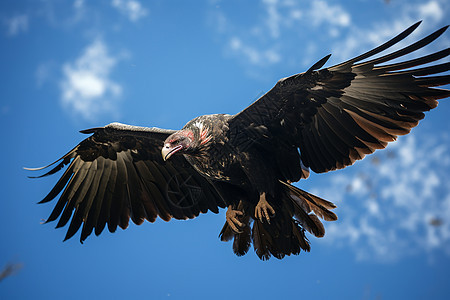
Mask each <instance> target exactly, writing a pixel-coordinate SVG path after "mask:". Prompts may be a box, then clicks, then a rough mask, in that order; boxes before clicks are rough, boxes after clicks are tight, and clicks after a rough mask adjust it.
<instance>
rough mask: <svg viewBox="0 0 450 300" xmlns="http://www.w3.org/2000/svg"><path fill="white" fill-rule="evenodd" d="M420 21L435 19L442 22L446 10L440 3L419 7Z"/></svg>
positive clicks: (425, 4) (431, 2) (434, 2)
mask: <svg viewBox="0 0 450 300" xmlns="http://www.w3.org/2000/svg"><path fill="white" fill-rule="evenodd" d="M417 12H418V13H419V15H420V19H434V20H436V21H437V22H439V21H441V20H442V18H443V16H444V10H443V8H442V7H441V5H440V4H439V2H438V1H429V2H427V3H424V4H422V5H419V6H418V7H417Z"/></svg>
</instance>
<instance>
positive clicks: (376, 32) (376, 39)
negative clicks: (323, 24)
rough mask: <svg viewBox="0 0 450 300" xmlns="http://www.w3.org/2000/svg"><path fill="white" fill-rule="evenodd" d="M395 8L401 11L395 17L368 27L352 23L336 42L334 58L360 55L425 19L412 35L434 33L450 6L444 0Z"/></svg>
mask: <svg viewBox="0 0 450 300" xmlns="http://www.w3.org/2000/svg"><path fill="white" fill-rule="evenodd" d="M394 9H395V10H396V11H397V14H396V16H395V18H393V19H392V20H388V21H379V22H373V23H369V26H367V27H361V26H358V27H357V26H351V27H350V30H349V31H348V33H347V35H346V37H345V38H344V39H343V40H340V41H337V42H335V45H334V46H333V49H335V51H334V53H333V56H334V58H335V59H337V60H346V59H349V58H351V57H353V56H355V55H358V54H360V52H361V51H365V50H368V49H370V48H372V47H374V46H378V45H379V44H381V43H384V42H386V41H387V40H389V39H390V38H392V37H394V36H395V35H397V34H399V33H400V32H402V31H403V30H405V29H406V28H407V27H409V26H411V25H412V24H414V23H415V22H417V21H419V20H423V22H422V24H421V26H420V27H419V29H418V30H417V31H416V32H415V33H414V34H413V35H412V37H413V38H416V37H417V35H416V34H419V33H424V32H427V31H428V32H431V31H432V30H435V29H436V26H437V24H438V23H439V22H441V21H442V18H443V17H444V15H445V12H448V10H449V9H450V5H449V3H448V2H446V1H442V0H431V1H428V2H425V3H414V4H413V3H409V2H408V3H407V2H404V3H403V2H400V3H399V4H397V6H396V7H395V8H394ZM407 40H408V39H407Z"/></svg>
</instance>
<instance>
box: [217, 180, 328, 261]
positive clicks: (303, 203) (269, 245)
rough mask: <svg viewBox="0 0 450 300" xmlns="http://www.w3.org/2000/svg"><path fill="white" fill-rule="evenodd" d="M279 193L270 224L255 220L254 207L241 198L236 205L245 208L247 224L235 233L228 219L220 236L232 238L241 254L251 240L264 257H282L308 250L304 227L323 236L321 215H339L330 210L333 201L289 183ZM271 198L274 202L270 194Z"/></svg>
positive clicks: (222, 238)
mask: <svg viewBox="0 0 450 300" xmlns="http://www.w3.org/2000/svg"><path fill="white" fill-rule="evenodd" d="M266 196H267V195H266ZM277 197H278V198H279V199H276V201H272V202H273V203H278V205H276V206H274V209H275V211H276V213H275V216H273V217H271V219H270V224H269V223H268V222H266V221H264V222H261V221H260V220H255V219H254V218H253V217H252V216H254V207H250V206H249V205H248V204H246V203H244V202H242V201H241V202H240V203H239V204H238V205H237V207H236V208H235V209H237V210H240V211H243V212H244V216H243V217H241V219H240V221H241V222H242V223H243V224H244V227H243V228H242V232H240V233H235V232H234V231H233V230H231V228H230V226H229V225H228V223H227V222H225V225H224V226H223V228H222V231H221V232H220V238H221V240H222V241H229V240H231V239H233V251H234V253H236V254H237V255H238V256H241V255H244V254H245V253H247V251H248V250H249V248H250V244H251V243H252V242H253V247H254V249H255V252H256V254H257V255H258V256H259V258H260V259H262V260H267V259H269V258H270V257H271V256H274V257H276V258H278V259H281V258H283V257H284V256H285V255H291V254H295V255H296V254H299V253H300V252H301V250H303V251H309V250H310V246H309V241H308V239H307V238H306V236H305V230H306V231H308V232H309V233H311V234H313V235H314V236H316V237H322V236H324V234H325V229H324V227H323V224H322V222H321V221H320V220H319V217H320V218H321V219H323V220H326V221H334V220H337V216H336V215H335V214H334V213H333V212H331V211H330V210H331V209H334V208H336V206H335V205H334V204H333V203H331V202H329V201H326V200H324V199H322V198H320V197H317V196H314V195H312V194H310V193H308V192H305V191H303V190H301V189H299V188H296V187H295V186H293V185H290V184H288V183H284V182H280V184H279V189H278V193H277ZM268 200H269V203H270V204H271V205H272V202H271V201H270V198H269V199H268ZM280 200H281V201H280ZM252 225H253V227H252Z"/></svg>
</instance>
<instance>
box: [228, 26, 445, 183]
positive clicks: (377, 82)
mask: <svg viewBox="0 0 450 300" xmlns="http://www.w3.org/2000/svg"><path fill="white" fill-rule="evenodd" d="M419 24H420V22H419V23H416V24H414V25H413V26H411V27H410V28H408V29H407V30H405V31H404V32H402V33H401V34H399V35H398V36H396V37H394V38H393V39H392V40H390V41H388V42H386V43H385V44H383V45H381V46H379V47H377V48H375V49H373V50H371V51H369V52H367V53H364V54H362V55H360V56H358V57H355V58H353V59H351V60H348V61H346V62H344V63H341V64H339V65H335V66H333V67H330V68H324V69H320V70H317V69H319V68H321V67H322V66H323V65H324V64H325V62H326V61H327V59H328V58H329V56H327V57H325V58H324V59H322V60H320V61H319V62H317V63H316V64H315V65H314V66H313V67H311V68H310V69H309V70H308V71H307V72H305V73H301V74H297V75H293V76H291V77H288V78H285V79H281V80H280V81H278V83H277V84H276V85H275V86H274V87H273V88H272V89H271V90H270V91H269V92H267V93H266V94H265V95H264V96H262V97H261V98H260V99H258V100H257V101H256V102H255V103H253V104H252V105H250V106H249V107H248V108H246V109H245V110H243V111H242V112H240V113H239V114H237V115H236V116H235V117H234V118H233V119H232V120H231V121H230V132H231V133H232V137H233V139H234V143H235V144H237V145H243V144H245V143H246V141H248V140H256V138H255V137H254V136H255V134H258V132H262V133H264V136H265V137H268V138H270V139H271V140H272V141H275V142H277V143H278V145H281V146H278V148H277V149H276V151H281V152H283V151H285V154H286V155H281V157H283V158H282V159H280V160H281V161H282V160H284V161H285V162H284V165H285V166H287V167H288V166H289V165H292V164H294V165H295V164H296V161H295V160H296V159H297V160H298V153H295V152H297V147H298V148H299V149H300V158H301V162H302V163H303V164H304V165H305V166H306V167H309V168H311V169H312V170H313V171H314V172H318V173H320V172H327V171H330V170H335V169H340V168H344V167H346V166H348V165H351V164H353V163H354V162H355V160H358V159H362V158H363V157H364V156H365V155H366V154H369V153H372V152H374V151H375V150H376V149H381V148H385V147H386V145H387V143H388V142H391V141H394V140H395V139H396V137H397V136H398V135H404V134H407V133H408V132H409V131H410V130H411V128H413V127H415V126H416V125H417V124H418V122H419V120H421V119H422V118H424V113H423V112H425V111H428V110H430V109H432V108H434V107H436V106H437V101H436V100H437V99H441V98H445V97H448V96H450V91H449V90H445V89H437V88H432V87H436V86H441V85H445V84H449V83H450V76H449V75H441V76H437V75H436V74H438V73H442V72H446V71H448V70H449V69H450V63H449V62H445V63H441V64H434V65H431V66H426V67H423V65H425V64H428V63H431V62H434V61H437V60H439V59H442V58H446V57H448V55H449V54H450V48H447V49H445V50H442V51H439V52H436V53H433V54H430V55H426V56H423V57H420V58H417V59H412V60H407V61H403V62H392V60H394V59H396V58H399V57H403V56H404V55H407V54H409V53H411V52H413V51H416V50H418V49H421V48H422V47H424V46H426V45H428V44H429V43H431V42H432V41H434V40H435V39H437V38H438V37H439V36H440V35H441V34H442V33H444V31H445V30H446V29H447V27H448V26H447V27H444V28H442V29H440V30H438V31H436V32H434V33H432V34H431V35H429V36H427V37H425V38H423V39H422V40H420V41H418V42H416V43H414V44H411V45H410V46H408V47H405V48H403V49H400V50H398V51H395V52H392V53H389V54H387V55H384V56H381V57H378V58H372V56H374V55H376V54H378V53H380V52H382V51H384V50H386V49H387V48H389V47H391V46H392V45H395V44H397V43H398V42H399V41H401V40H402V39H404V38H405V37H406V36H408V35H409V34H410V33H411V32H413V31H414V30H415V29H416V28H417V26H418V25H419ZM367 59H369V60H367ZM363 60H364V61H363ZM417 66H419V68H414V67H417ZM427 75H431V76H427ZM233 134H234V135H233ZM249 136H250V137H251V138H250V139H249V138H248V137H249ZM260 138H261V136H260ZM292 148H294V149H295V152H293V151H292ZM277 157H280V155H278V156H277ZM297 165H299V163H297ZM294 173H295V172H294ZM292 176H293V177H295V178H294V179H296V180H298V179H300V174H298V172H297V174H296V175H295V174H294V175H292ZM292 176H291V177H292ZM301 176H302V177H307V173H306V176H305V173H303V174H302V175H301ZM288 179H289V178H288ZM289 180H292V179H289Z"/></svg>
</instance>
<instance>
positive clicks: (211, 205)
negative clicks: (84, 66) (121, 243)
mask: <svg viewBox="0 0 450 300" xmlns="http://www.w3.org/2000/svg"><path fill="white" fill-rule="evenodd" d="M82 132H83V133H93V135H91V136H90V137H88V138H87V139H85V140H83V141H82V142H81V143H79V144H78V145H77V146H76V147H75V148H74V149H72V150H71V151H70V152H69V153H67V154H66V155H64V156H63V157H62V158H60V159H59V160H58V161H56V162H55V163H53V164H51V165H54V164H56V166H55V167H53V168H52V169H51V170H50V171H49V172H47V173H46V174H44V175H42V176H39V177H43V176H47V175H51V174H54V173H55V172H57V171H59V170H61V169H62V168H63V167H64V166H65V165H67V164H68V165H69V166H68V168H67V169H66V170H65V172H64V174H63V175H62V176H61V178H60V179H59V181H58V182H57V183H56V185H55V186H54V188H53V189H52V190H51V191H50V193H49V194H48V195H47V196H46V197H45V198H44V199H43V200H42V201H40V202H39V203H44V202H48V201H51V200H52V199H55V198H56V197H57V196H58V195H59V194H60V193H61V192H62V193H61V196H60V197H59V199H58V202H57V203H56V205H55V207H54V209H53V211H52V213H51V214H50V216H49V218H48V219H47V221H46V222H50V221H54V220H56V219H57V218H58V217H59V216H60V219H59V221H58V224H57V226H56V227H57V228H58V227H62V226H64V225H66V224H67V222H68V221H69V220H70V218H71V217H72V219H71V222H70V225H69V228H68V231H67V234H66V237H65V240H67V239H69V238H71V237H72V236H73V235H74V234H75V233H76V232H77V231H78V229H79V228H80V227H81V225H83V228H82V231H81V237H80V241H81V242H82V241H83V240H85V239H86V238H87V237H88V236H89V235H90V234H91V233H92V231H93V230H95V234H96V235H99V234H100V233H101V232H102V231H103V229H104V228H105V226H106V224H108V229H109V231H110V232H114V231H115V230H116V228H117V226H120V227H121V228H122V229H125V228H127V227H128V223H129V219H130V217H131V219H132V220H133V222H134V223H136V224H138V225H140V224H142V222H143V221H144V219H146V220H148V221H150V222H154V221H155V219H156V218H157V216H159V217H160V218H161V219H163V220H165V221H169V220H170V219H171V218H172V217H174V218H176V219H192V218H195V217H196V216H198V215H199V213H206V212H207V211H208V210H211V211H212V212H214V213H217V212H218V207H225V204H224V202H223V200H222V198H221V197H220V196H219V195H218V193H217V192H216V190H215V188H214V186H213V185H212V184H211V183H210V182H208V181H207V180H206V179H205V178H203V177H202V176H201V175H199V174H198V173H197V171H195V170H194V168H193V167H192V166H191V165H190V164H189V163H188V162H187V161H186V159H185V158H184V157H183V156H182V155H179V156H174V157H173V158H171V160H170V161H167V162H164V161H163V160H162V157H161V147H162V145H163V142H164V140H165V139H166V138H167V137H168V136H169V135H170V134H171V133H173V132H174V131H170V130H163V129H159V128H145V127H136V126H130V125H124V124H119V123H112V124H109V125H107V126H105V127H102V128H94V129H88V130H84V131H82ZM51 165H49V166H46V167H44V168H47V167H50V166H51ZM44 168H39V169H31V170H41V169H44Z"/></svg>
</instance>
